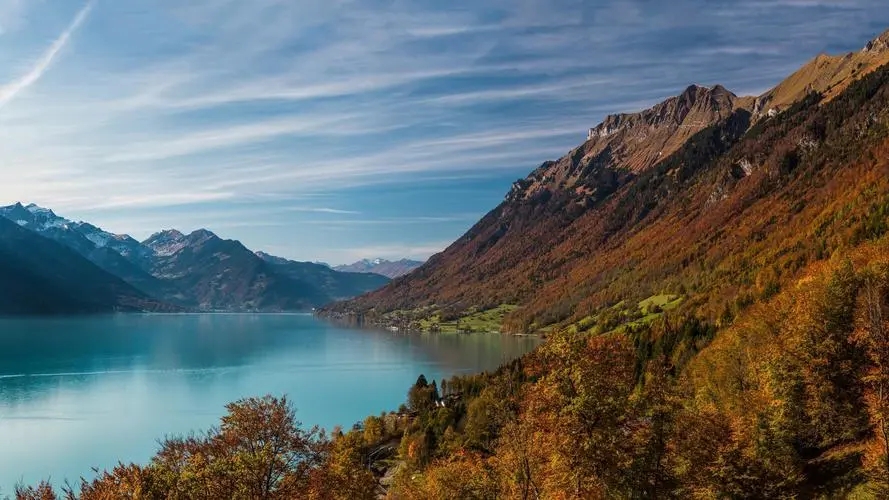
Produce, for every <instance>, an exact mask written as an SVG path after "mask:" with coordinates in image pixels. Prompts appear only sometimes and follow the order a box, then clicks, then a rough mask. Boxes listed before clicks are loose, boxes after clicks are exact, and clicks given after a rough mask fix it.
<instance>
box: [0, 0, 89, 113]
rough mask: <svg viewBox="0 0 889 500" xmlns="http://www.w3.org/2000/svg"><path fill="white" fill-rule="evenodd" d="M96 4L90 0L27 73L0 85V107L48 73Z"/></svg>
mask: <svg viewBox="0 0 889 500" xmlns="http://www.w3.org/2000/svg"><path fill="white" fill-rule="evenodd" d="M94 4H95V0H89V1H88V2H87V3H86V5H84V6H83V8H81V9H80V11H78V12H77V15H76V16H74V20H72V21H71V24H69V25H68V27H67V28H66V29H65V31H63V32H62V34H60V35H59V37H58V38H56V40H55V41H54V42H53V43H52V45H50V46H49V48H48V49H47V50H46V52H44V53H43V54H42V55H41V56H40V57H39V58H38V59H37V60H36V61H35V62H34V64H33V65H32V66H31V69H30V70H29V71H28V72H27V73H25V74H24V75H22V76H21V77H19V78H18V79H17V80H15V81H13V82H10V83H8V84H6V85H4V86H2V87H0V108H2V107H3V106H4V105H6V104H7V103H8V102H9V101H11V100H13V99H14V98H15V96H16V95H18V94H19V92H21V91H23V90H25V89H27V88H28V87H30V86H31V85H33V84H34V83H36V82H37V81H38V80H40V77H42V76H43V74H44V73H46V71H47V70H48V69H49V67H50V66H51V65H52V62H53V60H54V59H55V58H56V56H57V55H58V54H59V52H61V50H62V49H63V48H65V46H66V45H68V40H70V38H71V35H73V34H74V32H75V31H77V28H79V27H80V25H81V24H83V22H84V21H85V20H86V18H87V16H88V15H89V13H90V10H92V8H93V5H94Z"/></svg>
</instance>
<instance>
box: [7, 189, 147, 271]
mask: <svg viewBox="0 0 889 500" xmlns="http://www.w3.org/2000/svg"><path fill="white" fill-rule="evenodd" d="M0 216H2V217H5V218H7V219H9V220H11V221H13V222H15V223H16V224H18V225H19V226H22V227H24V228H26V229H30V230H31V231H34V232H36V233H38V234H40V235H42V236H46V237H48V238H50V239H54V240H57V241H62V242H65V241H66V240H68V241H67V243H68V244H69V246H72V247H73V248H81V249H82V250H84V251H85V250H88V248H89V247H91V246H92V247H95V248H106V247H107V248H110V249H111V250H114V251H115V252H117V253H119V254H121V255H122V256H124V257H127V258H131V259H141V258H144V257H147V256H149V255H151V250H150V249H148V248H145V247H143V246H142V245H141V244H140V243H139V242H138V241H136V240H134V239H133V238H131V237H129V236H127V235H125V234H114V233H109V232H107V231H104V230H102V229H101V228H99V227H96V226H94V225H92V224H89V223H86V222H73V221H71V220H70V219H66V218H64V217H59V216H58V215H56V213H55V212H53V211H52V210H50V209H48V208H44V207H41V206H39V205H37V204H35V203H30V204H28V205H22V204H21V203H16V204H15V205H10V206H7V207H0ZM84 239H86V240H88V241H84ZM84 247H86V248H84Z"/></svg>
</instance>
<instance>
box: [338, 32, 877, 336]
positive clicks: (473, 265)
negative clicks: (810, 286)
mask: <svg viewBox="0 0 889 500" xmlns="http://www.w3.org/2000/svg"><path fill="white" fill-rule="evenodd" d="M884 37H885V35H884ZM882 39H884V38H883V37H881V40H882ZM870 47H871V48H872V50H874V49H878V48H880V47H882V42H881V41H878V42H877V43H873V44H870ZM868 54H876V55H878V56H880V57H882V55H883V54H884V52H879V51H878V52H876V53H871V52H868ZM867 57H872V56H871V55H868V56H867ZM876 60H877V59H868V61H876ZM819 71H823V74H822V75H815V74H807V78H809V79H810V80H813V81H819V82H820V81H828V80H831V79H832V78H833V76H832V75H834V71H833V68H832V67H831V66H830V65H825V66H824V67H823V68H821V70H819ZM887 75H889V72H887V70H885V69H884V68H879V69H877V68H873V69H872V68H871V67H870V66H866V65H863V66H861V68H860V69H859V70H858V71H856V72H855V73H854V75H851V74H850V75H847V76H846V80H844V81H843V87H842V90H841V91H838V93H836V94H835V95H834V94H833V93H832V92H833V91H834V90H835V89H836V88H837V87H830V88H828V87H829V86H823V87H817V86H816V87H814V89H815V90H816V92H801V93H798V94H793V96H792V97H786V96H789V95H791V94H788V93H787V92H785V91H784V90H782V89H790V88H792V87H794V86H795V84H793V83H792V82H793V81H795V80H794V79H796V78H797V76H798V75H797V74H795V75H792V76H791V77H789V78H788V79H787V80H785V81H784V82H782V83H781V84H779V85H778V86H777V87H776V88H775V90H773V92H772V93H771V94H769V93H767V95H773V96H777V97H776V98H775V99H773V100H772V101H770V102H771V105H775V104H776V103H785V102H786V103H787V104H788V106H787V107H782V108H781V109H780V110H777V111H775V112H773V113H767V112H764V113H762V114H759V115H758V114H757V111H758V110H757V109H756V108H757V104H756V100H755V99H754V98H743V97H737V96H735V95H734V94H732V93H731V92H729V91H727V90H725V89H724V88H722V87H718V86H717V87H713V88H709V89H708V88H705V87H699V86H691V87H689V88H688V89H686V91H685V92H683V93H682V94H680V95H679V96H676V97H674V98H670V99H667V100H666V101H664V102H662V103H661V104H658V105H656V106H653V107H652V108H650V109H648V110H645V111H643V112H641V113H635V114H628V115H614V116H612V117H608V118H606V120H605V121H603V122H602V124H600V125H599V126H598V127H596V128H594V129H593V130H592V131H591V133H590V136H589V140H587V141H586V142H585V143H584V144H583V145H581V146H580V147H578V148H576V149H574V150H572V151H571V152H569V153H568V154H567V155H566V156H565V157H563V158H561V159H559V160H557V161H549V162H546V163H544V164H543V165H542V166H541V167H539V168H538V169H536V170H535V171H534V172H532V173H531V174H530V175H529V176H528V177H527V178H525V179H522V180H519V181H517V182H516V183H515V184H514V185H513V187H512V189H511V190H510V192H509V193H508V194H507V196H506V198H505V200H504V201H503V202H502V203H501V204H500V205H499V206H498V207H496V208H494V209H493V210H492V211H491V212H489V213H488V214H487V215H486V216H485V217H483V218H482V219H481V220H480V221H479V222H478V223H477V224H476V225H475V226H473V227H472V228H471V229H470V230H469V231H468V232H467V233H466V234H465V235H463V236H462V237H461V238H460V239H458V240H457V241H455V242H454V243H453V244H452V245H451V246H450V247H449V248H447V249H446V250H445V251H444V252H443V253H441V254H439V255H436V256H434V257H433V258H432V259H430V261H429V262H428V263H427V264H426V265H425V266H423V267H422V268H420V269H418V270H417V271H414V272H413V273H411V274H409V275H407V276H405V277H403V278H401V279H399V280H396V281H394V282H393V283H392V284H390V285H388V286H387V287H384V288H383V289H381V290H378V291H375V292H372V293H370V294H368V295H365V296H362V297H360V298H358V299H355V300H353V301H350V302H345V303H341V304H337V305H335V306H333V307H332V308H330V309H329V310H328V311H327V312H329V314H331V315H334V316H342V315H347V316H354V317H358V318H360V319H361V320H362V321H371V322H373V321H379V322H382V323H384V324H385V322H386V321H388V320H387V318H388V317H389V316H388V315H390V314H391V313H393V312H395V311H401V313H399V314H401V316H404V313H403V312H404V311H415V313H412V314H414V315H415V316H416V317H415V318H414V320H416V321H417V323H416V324H426V323H428V321H426V323H422V322H420V321H419V320H420V319H423V318H424V317H423V314H425V313H424V311H432V313H434V314H436V315H438V316H439V317H444V316H447V317H452V318H459V317H460V316H461V315H466V314H470V313H471V312H472V311H475V310H487V309H490V310H493V309H496V308H501V309H502V307H501V306H504V305H509V306H510V307H511V308H512V312H510V313H509V314H508V315H507V316H506V318H505V320H504V325H505V327H506V329H507V330H510V331H515V332H527V331H537V330H539V329H542V328H545V327H551V326H553V325H554V324H558V323H562V322H565V321H580V320H582V319H583V318H585V317H586V316H590V317H595V316H596V315H597V314H600V311H601V310H602V308H603V307H607V306H609V305H614V304H615V303H620V302H621V301H624V300H629V299H634V298H635V299H636V300H642V299H644V298H645V297H646V296H648V295H657V294H659V293H664V290H673V292H672V293H673V294H674V295H675V296H679V297H688V296H690V297H691V298H689V299H687V300H706V301H708V303H709V302H711V301H712V302H713V304H712V305H708V306H707V307H712V311H711V312H712V315H713V318H718V317H719V315H720V312H721V311H720V310H721V309H726V310H732V309H733V308H734V307H735V306H733V305H730V304H721V303H719V301H720V300H721V299H720V297H721V295H720V294H721V293H723V292H721V291H718V290H724V291H725V294H726V296H729V295H731V296H737V295H738V294H739V293H741V294H742V295H743V294H748V293H749V294H752V295H755V294H756V293H762V289H761V288H762V287H766V284H769V283H775V285H774V286H777V283H780V279H781V278H780V276H784V275H787V274H789V273H791V271H785V272H784V273H782V272H781V271H775V270H773V269H771V268H769V269H768V270H764V269H763V267H761V266H765V264H763V263H770V262H771V263H775V262H782V265H786V266H787V269H795V268H798V266H799V265H800V264H799V262H803V261H805V259H809V258H811V255H813V254H816V253H817V250H816V249H814V247H813V245H816V244H817V245H822V246H827V247H829V246H830V244H831V243H830V241H835V240H829V241H824V240H823V238H824V236H823V231H824V230H823V229H822V230H820V231H822V232H821V233H819V235H817V236H816V235H814V234H810V233H809V232H807V231H806V230H803V229H801V228H804V227H807V226H806V224H814V222H813V220H814V219H815V218H816V217H819V216H822V217H825V218H826V219H825V220H834V219H830V218H829V217H830V216H829V215H827V214H824V215H819V214H821V211H823V210H829V207H831V206H832V205H831V203H833V202H832V201H831V200H834V199H837V198H844V199H845V198H846V197H849V196H853V193H857V194H854V196H859V197H860V196H865V195H864V194H862V193H859V191H860V189H863V187H861V186H860V185H848V184H846V183H844V184H843V185H842V187H839V184H838V183H839V182H840V181H838V180H837V181H830V182H829V184H824V183H828V180H826V178H825V177H824V176H825V175H828V178H832V176H834V175H836V172H838V171H844V172H845V171H848V172H853V171H854V172H857V171H858V170H859V165H855V164H853V163H850V158H855V156H853V154H852V152H853V151H854V152H855V154H860V155H867V154H873V155H877V156H876V157H879V153H876V152H873V151H871V153H867V151H870V148H874V147H877V146H876V145H875V143H874V142H873V141H875V140H878V139H879V138H880V137H883V136H881V135H880V134H881V133H882V132H880V131H881V130H883V129H882V128H881V127H884V126H885V118H886V117H885V114H886V113H885V109H883V108H881V106H882V105H883V104H884V103H885V102H884V94H883V92H884V91H885V87H884V80H883V79H884V77H886V76H887ZM819 89H820V90H821V93H820V94H819V93H818V92H817V91H818V90H819ZM886 92H889V91H886ZM789 104H792V105H789ZM760 107H761V106H760ZM759 111H762V110H759ZM670 150H673V151H672V153H671V154H670V153H669V152H670ZM659 153H661V154H659ZM862 168H863V167H862ZM872 168H874V167H872ZM800 172H806V174H805V175H806V176H808V177H799V176H800V175H802V174H800ZM848 175H853V174H851V173H850V174H848ZM854 175H859V174H854ZM868 175H870V174H868ZM812 179H819V180H818V181H817V182H818V183H819V184H816V185H815V186H808V185H807V184H806V183H814V182H816V181H815V180H812ZM852 179H854V177H853V178H852ZM843 180H844V181H845V180H850V181H851V179H845V178H844V179H843ZM825 185H829V186H830V187H829V188H827V187H824V186H825ZM834 190H835V191H834ZM867 196H871V195H867ZM868 199H870V198H868ZM784 200H787V201H784ZM874 203H876V201H875V202H874ZM856 206H857V205H856ZM844 220H845V219H844ZM849 223H850V224H855V223H857V222H855V220H854V219H853V220H852V221H851V222H849ZM824 224H828V222H824ZM830 224H833V223H830ZM837 224H839V223H837ZM825 227H828V226H825ZM829 227H834V226H833V225H830V226H829ZM790 228H796V230H797V233H794V234H796V236H794V234H788V233H787V231H789V230H790ZM835 230H836V231H848V230H850V229H848V228H846V227H843V228H839V227H837V228H836V229H835ZM799 235H805V236H804V237H799ZM838 238H839V237H838ZM779 241H792V242H795V243H794V244H796V245H797V247H798V249H797V250H789V249H787V248H784V244H783V243H781V244H779V243H778V242H779ZM756 242H763V243H760V244H757V243H756ZM797 247H794V248H797ZM819 248H820V247H819ZM821 251H824V250H821ZM748 253H749V256H746V257H744V258H743V259H741V258H740V257H739V258H735V259H734V260H732V259H731V258H730V256H731V255H733V254H738V255H742V254H743V255H747V254H748ZM791 256H792V258H794V259H797V260H798V261H799V262H796V263H793V262H784V261H785V260H786V259H790V258H791ZM754 263H755V264H754ZM776 265H777V264H776ZM700 266H706V269H708V270H709V271H707V272H704V271H702V270H701V269H700ZM692 269H694V270H695V272H694V273H692V271H691V270H692ZM745 269H746V271H744V270H745ZM742 271H743V272H747V273H748V274H750V273H752V274H753V276H747V277H746V278H744V280H745V281H737V282H736V281H732V279H735V278H734V277H737V276H738V274H737V273H742ZM686 272H688V273H692V274H694V275H696V276H704V275H706V276H709V275H710V274H709V273H711V272H712V273H716V274H718V273H721V275H722V276H723V279H722V280H721V281H720V280H715V281H714V282H713V284H708V287H711V288H708V289H707V290H708V292H707V293H704V292H703V291H702V289H703V288H702V285H701V284H699V283H698V284H696V285H694V286H695V287H696V288H694V290H695V291H690V290H689V287H691V286H692V285H691V284H683V287H682V288H679V287H678V286H677V285H676V283H678V282H680V281H682V279H683V278H682V276H684V274H683V273H686ZM757 273H763V274H762V276H760V277H759V278H757V277H756V276H757ZM770 273H771V274H770ZM769 276H777V277H769ZM729 277H733V278H729ZM738 279H740V278H738ZM757 280H758V281H757ZM671 283H672V284H673V285H671ZM770 286H772V285H770ZM730 289H731V290H732V292H729V291H728V290H730ZM516 306H518V307H516ZM426 319H427V320H428V318H426ZM399 321H400V322H401V323H399V324H405V323H409V322H410V321H411V318H407V319H404V318H403V317H400V318H399Z"/></svg>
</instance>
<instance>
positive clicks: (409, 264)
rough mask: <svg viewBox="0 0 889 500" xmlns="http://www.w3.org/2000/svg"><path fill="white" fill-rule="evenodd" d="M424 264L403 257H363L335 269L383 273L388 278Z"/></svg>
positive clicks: (350, 271) (348, 271)
mask: <svg viewBox="0 0 889 500" xmlns="http://www.w3.org/2000/svg"><path fill="white" fill-rule="evenodd" d="M422 265H423V263H422V262H420V261H418V260H410V259H401V260H397V261H391V260H386V259H373V260H370V259H362V260H359V261H358V262H355V263H352V264H349V265H344V266H336V267H334V268H333V269H335V270H337V271H340V272H344V273H374V274H382V275H383V276H386V277H387V278H391V279H395V278H398V277H399V276H404V275H405V274H407V273H409V272H411V271H413V270H414V269H416V268H418V267H420V266H422Z"/></svg>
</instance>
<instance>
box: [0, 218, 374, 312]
mask: <svg viewBox="0 0 889 500" xmlns="http://www.w3.org/2000/svg"><path fill="white" fill-rule="evenodd" d="M0 219H3V220H9V221H11V222H12V223H14V224H15V225H16V226H18V227H20V228H22V229H23V230H26V231H29V232H32V233H34V234H35V235H40V236H42V237H45V238H48V239H50V240H54V241H56V242H57V243H59V244H61V245H63V246H65V247H67V248H69V249H71V250H73V251H74V252H76V253H77V254H79V255H80V256H81V257H83V258H85V259H87V260H89V261H90V262H92V263H93V264H94V265H96V266H98V267H99V268H101V269H102V270H103V271H105V272H106V273H108V274H110V275H111V276H114V277H117V278H119V279H121V280H123V282H126V283H127V284H129V285H131V286H132V287H134V288H135V289H136V290H139V291H140V292H141V293H143V294H144V295H145V296H146V297H151V298H152V299H153V300H154V301H155V302H163V303H167V304H170V306H169V307H170V308H184V309H189V310H208V311H295V310H310V309H312V308H314V307H320V306H321V305H324V304H326V303H328V302H331V301H334V300H342V299H346V298H349V297H354V296H356V295H360V294H362V293H365V292H367V291H370V290H372V289H374V288H377V287H380V286H382V285H384V284H386V283H387V282H388V279H387V278H384V277H382V276H370V275H359V274H350V273H342V272H336V271H333V270H331V269H329V268H326V267H324V266H319V265H316V264H310V263H301V262H291V261H284V262H282V264H283V263H286V267H279V266H274V265H270V264H268V263H266V262H265V261H264V260H263V259H262V258H260V256H257V255H256V254H254V253H253V252H252V251H250V250H248V249H247V248H246V247H244V245H242V244H241V243H240V242H238V241H235V240H223V239H221V238H219V237H218V236H217V235H216V234H214V233H212V232H211V231H208V230H206V229H198V230H196V231H193V232H191V233H190V234H187V235H186V234H183V233H182V232H180V231H178V230H175V229H168V230H164V231H160V232H158V233H155V234H153V235H152V236H150V237H149V238H148V239H146V240H145V241H144V242H141V243H140V242H138V241H136V240H135V239H133V238H131V237H129V236H127V235H117V234H113V233H109V232H106V231H104V230H102V229H101V228H99V227H96V226H94V225H92V224H89V223H86V222H73V221H71V220H69V219H66V218H64V217H60V216H58V215H56V214H55V213H54V212H53V211H52V210H50V209H46V208H42V207H39V206H37V205H35V204H30V205H27V206H25V205H22V204H21V203H16V204H14V205H10V206H7V207H0ZM282 260H283V259H282Z"/></svg>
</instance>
